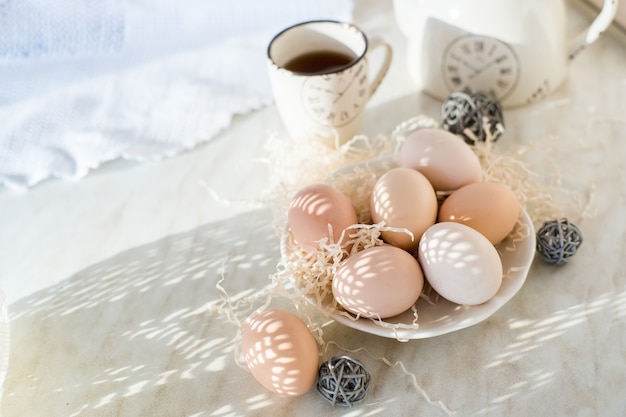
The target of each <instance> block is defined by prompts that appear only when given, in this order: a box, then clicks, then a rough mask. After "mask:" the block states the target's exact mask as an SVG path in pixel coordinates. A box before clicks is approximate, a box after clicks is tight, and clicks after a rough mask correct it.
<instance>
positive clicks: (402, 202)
mask: <svg viewBox="0 0 626 417" xmlns="http://www.w3.org/2000/svg"><path fill="white" fill-rule="evenodd" d="M370 211H371V214H372V220H373V222H374V223H380V222H385V226H391V227H398V228H405V229H408V230H409V231H410V232H411V233H412V234H413V239H412V238H411V236H410V235H409V234H407V233H405V232H399V231H384V232H382V238H383V240H384V241H385V242H387V243H390V244H392V245H394V246H397V247H399V248H402V249H405V250H408V251H411V252H414V251H415V250H416V249H417V244H418V242H419V239H420V237H421V236H422V233H424V231H425V230H426V229H427V228H428V227H429V226H431V225H432V224H433V223H435V221H436V220H437V195H436V194H435V190H434V189H433V187H432V185H430V182H428V180H427V179H426V177H425V176H424V175H422V174H421V173H420V172H418V171H415V170H414V169H411V168H402V167H400V168H393V169H391V170H389V171H387V172H386V173H384V174H383V175H382V176H381V177H380V178H379V179H378V181H377V182H376V184H375V185H374V189H373V191H372V195H371V199H370Z"/></svg>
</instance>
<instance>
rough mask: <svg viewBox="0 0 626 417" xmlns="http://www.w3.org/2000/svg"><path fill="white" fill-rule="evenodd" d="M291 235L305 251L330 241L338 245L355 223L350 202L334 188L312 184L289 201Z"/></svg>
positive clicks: (355, 216) (288, 214) (288, 216)
mask: <svg viewBox="0 0 626 417" xmlns="http://www.w3.org/2000/svg"><path fill="white" fill-rule="evenodd" d="M287 222H288V224H289V229H290V231H291V234H292V236H293V238H294V240H295V241H296V243H298V244H300V245H301V247H302V248H303V249H305V250H312V249H319V244H318V241H320V240H321V239H323V238H330V234H329V232H328V225H329V224H330V225H331V226H332V231H333V235H332V239H333V242H335V243H336V242H339V240H340V239H341V233H342V232H343V230H344V229H346V228H348V227H349V226H351V225H353V224H356V223H358V220H357V215H356V212H355V210H354V207H353V206H352V202H351V201H350V199H349V198H348V197H346V195H345V194H343V193H342V192H341V191H339V190H338V189H337V188H335V187H333V186H331V185H327V184H313V185H309V186H307V187H304V188H302V189H301V190H299V191H298V192H297V193H296V194H295V195H294V197H293V198H292V199H291V202H290V204H289V210H288V212H287Z"/></svg>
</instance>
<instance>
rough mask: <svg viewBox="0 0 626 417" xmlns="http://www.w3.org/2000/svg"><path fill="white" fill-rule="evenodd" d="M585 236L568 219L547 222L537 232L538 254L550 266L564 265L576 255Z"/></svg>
mask: <svg viewBox="0 0 626 417" xmlns="http://www.w3.org/2000/svg"><path fill="white" fill-rule="evenodd" d="M582 243H583V236H582V234H581V233H580V230H578V227H576V226H575V225H574V224H572V223H570V221H569V220H567V219H566V218H563V219H558V220H551V221H547V222H545V223H544V224H543V226H541V228H540V229H539V230H538V231H537V252H539V255H541V258H542V259H543V260H544V261H546V262H547V263H549V264H550V265H562V264H564V263H565V262H567V261H568V260H569V259H570V258H571V257H572V256H574V255H575V254H576V251H577V250H578V248H580V245H582Z"/></svg>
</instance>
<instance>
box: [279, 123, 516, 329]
mask: <svg viewBox="0 0 626 417" xmlns="http://www.w3.org/2000/svg"><path fill="white" fill-rule="evenodd" d="M398 162H399V166H398V167H396V168H392V169H390V170H388V171H387V172H385V173H384V174H383V175H382V176H381V177H380V178H379V179H378V180H377V182H376V184H375V185H374V188H373V190H372V193H371V196H370V212H371V217H372V222H373V223H376V224H379V223H381V224H384V226H386V228H385V229H384V231H383V232H382V233H381V237H382V240H383V241H384V243H383V244H382V245H380V246H374V247H370V248H367V249H364V250H361V251H359V252H356V253H354V254H352V255H350V256H349V257H347V258H346V259H344V260H343V261H342V263H341V264H340V265H339V266H338V268H337V273H336V275H335V276H334V277H333V280H332V292H333V296H334V298H335V300H336V301H337V303H338V304H339V305H341V306H342V307H343V308H344V309H345V310H347V311H349V312H351V313H353V314H355V315H358V316H361V317H366V318H377V319H385V318H389V317H392V316H395V315H398V314H400V313H403V312H404V311H406V310H407V309H409V308H411V307H412V306H413V305H414V304H415V303H416V302H417V300H418V298H419V297H420V294H421V292H422V290H423V288H424V283H425V281H427V282H428V283H429V284H430V286H431V287H432V288H433V289H434V290H435V291H436V292H437V293H438V294H439V295H440V296H441V297H443V298H445V299H447V300H449V301H451V302H453V303H457V304H460V305H478V304H482V303H485V302H487V301H488V300H490V299H491V298H492V297H494V296H495V295H496V293H497V292H498V290H499V288H500V285H501V284H502V277H503V268H502V261H501V258H500V255H499V254H498V251H497V250H496V248H495V245H497V244H498V243H499V242H501V241H502V240H503V239H504V238H505V237H507V236H508V235H509V234H510V233H511V231H512V230H513V229H514V228H515V225H516V223H517V220H518V217H519V215H520V206H519V202H518V201H517V198H516V196H515V194H514V193H513V192H512V191H511V190H510V189H509V188H507V187H506V186H504V185H502V184H499V183H495V182H486V181H483V173H482V168H481V165H480V161H479V159H478V157H477V156H476V154H475V153H474V152H473V151H472V149H471V148H470V147H469V145H467V144H466V143H465V142H464V141H463V139H462V138H460V137H459V136H456V135H454V134H452V133H450V132H448V131H445V130H443V129H422V130H417V131H415V132H413V133H411V134H410V135H409V136H407V138H406V140H405V142H404V143H403V144H402V147H401V149H400V150H399V155H398ZM438 194H439V195H446V197H445V199H444V200H443V202H441V201H440V200H439V199H438V197H437V196H438ZM356 223H357V214H356V212H355V209H354V207H353V205H352V202H351V201H350V199H349V198H348V197H347V196H346V195H345V194H343V193H342V192H341V191H340V190H339V189H337V188H336V187H334V186H332V185H328V184H313V185H310V186H307V187H305V188H303V189H301V190H299V191H298V192H297V193H296V195H295V196H294V197H293V199H292V200H291V204H290V206H289V211H288V225H289V231H290V233H291V236H292V238H293V240H294V241H295V242H296V243H297V244H298V245H299V246H300V247H301V248H302V249H303V250H305V251H311V250H315V249H318V248H319V242H320V241H321V240H322V239H324V238H329V231H330V230H332V233H333V236H332V241H334V242H338V241H339V240H340V239H341V236H342V232H343V231H344V230H346V229H349V228H350V226H352V225H354V224H356ZM329 225H330V226H332V227H331V228H329ZM407 231H408V233H407ZM347 235H348V234H347V233H344V234H343V236H344V237H345V236H347Z"/></svg>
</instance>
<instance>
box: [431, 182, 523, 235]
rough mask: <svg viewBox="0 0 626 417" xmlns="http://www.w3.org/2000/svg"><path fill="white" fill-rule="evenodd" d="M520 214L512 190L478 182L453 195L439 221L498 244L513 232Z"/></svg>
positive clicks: (490, 183) (441, 211)
mask: <svg viewBox="0 0 626 417" xmlns="http://www.w3.org/2000/svg"><path fill="white" fill-rule="evenodd" d="M519 215H520V206H519V202H518V201H517V197H515V194H514V193H513V192H512V191H511V190H510V189H509V188H507V187H506V186H504V185H502V184H498V183H495V182H479V183H474V184H469V185H466V186H464V187H462V188H459V189H458V190H456V191H454V192H453V193H451V194H450V195H449V196H448V198H446V200H445V201H444V202H443V204H442V205H441V207H440V209H439V216H438V221H440V222H446V221H451V222H456V223H461V224H464V225H466V226H469V227H471V228H472V229H475V230H477V231H479V232H480V233H482V234H483V235H484V236H485V237H486V238H487V239H489V241H490V242H491V243H492V244H493V245H497V244H498V243H500V242H501V241H502V240H503V239H504V238H505V237H507V236H508V235H509V233H511V231H512V230H513V228H514V227H515V224H516V222H517V219H518V218H519Z"/></svg>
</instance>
